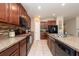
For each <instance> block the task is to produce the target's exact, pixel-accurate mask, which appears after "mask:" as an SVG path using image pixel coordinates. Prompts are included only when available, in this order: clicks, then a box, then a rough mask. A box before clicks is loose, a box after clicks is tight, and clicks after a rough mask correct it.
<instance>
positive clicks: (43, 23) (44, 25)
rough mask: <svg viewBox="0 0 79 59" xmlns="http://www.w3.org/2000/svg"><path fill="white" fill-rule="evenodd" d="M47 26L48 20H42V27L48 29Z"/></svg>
mask: <svg viewBox="0 0 79 59" xmlns="http://www.w3.org/2000/svg"><path fill="white" fill-rule="evenodd" d="M47 27H48V24H47V21H41V28H43V29H47Z"/></svg>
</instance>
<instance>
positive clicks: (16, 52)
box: [10, 49, 19, 56]
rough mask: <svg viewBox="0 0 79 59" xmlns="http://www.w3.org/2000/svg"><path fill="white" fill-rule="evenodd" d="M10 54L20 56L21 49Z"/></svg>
mask: <svg viewBox="0 0 79 59" xmlns="http://www.w3.org/2000/svg"><path fill="white" fill-rule="evenodd" d="M10 56H19V49H17V50H16V51H15V52H14V53H12V55H10Z"/></svg>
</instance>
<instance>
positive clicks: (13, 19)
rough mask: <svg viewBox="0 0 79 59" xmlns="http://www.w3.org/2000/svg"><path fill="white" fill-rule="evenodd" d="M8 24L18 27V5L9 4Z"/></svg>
mask: <svg viewBox="0 0 79 59" xmlns="http://www.w3.org/2000/svg"><path fill="white" fill-rule="evenodd" d="M9 8H10V9H9V14H10V15H9V22H10V23H11V24H15V25H19V7H18V4H15V3H11V4H9Z"/></svg>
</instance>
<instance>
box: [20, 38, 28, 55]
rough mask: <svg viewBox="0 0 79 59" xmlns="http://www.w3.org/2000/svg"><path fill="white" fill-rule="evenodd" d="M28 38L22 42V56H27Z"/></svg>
mask: <svg viewBox="0 0 79 59" xmlns="http://www.w3.org/2000/svg"><path fill="white" fill-rule="evenodd" d="M26 49H27V48H26V39H24V40H22V41H21V42H20V56H26Z"/></svg>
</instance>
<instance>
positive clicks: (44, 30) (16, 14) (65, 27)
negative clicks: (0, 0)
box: [0, 3, 79, 56]
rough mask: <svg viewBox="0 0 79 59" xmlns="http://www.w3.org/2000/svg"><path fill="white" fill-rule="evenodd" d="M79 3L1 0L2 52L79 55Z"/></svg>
mask: <svg viewBox="0 0 79 59" xmlns="http://www.w3.org/2000/svg"><path fill="white" fill-rule="evenodd" d="M78 6H79V4H78V3H77V4H76V3H71V4H70V3H46V4H45V3H0V8H1V9H0V37H1V39H0V56H78V55H79V45H78V44H79V24H78V22H79V11H78V10H79V8H77V7H78ZM36 10H37V11H36ZM49 11H50V12H49ZM39 42H40V43H39ZM42 42H43V43H42ZM34 43H35V44H36V45H34ZM40 44H41V45H40ZM38 46H39V47H38ZM41 46H42V48H40V47H41ZM43 47H44V48H43ZM33 49H35V50H33ZM39 49H40V51H39ZM46 49H47V50H46ZM9 51H10V52H9ZM36 51H39V52H38V54H36V55H34V54H35V52H36ZM44 51H45V52H44ZM48 51H49V52H48ZM43 54H45V55H43Z"/></svg>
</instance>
